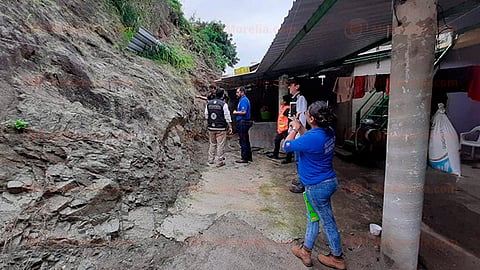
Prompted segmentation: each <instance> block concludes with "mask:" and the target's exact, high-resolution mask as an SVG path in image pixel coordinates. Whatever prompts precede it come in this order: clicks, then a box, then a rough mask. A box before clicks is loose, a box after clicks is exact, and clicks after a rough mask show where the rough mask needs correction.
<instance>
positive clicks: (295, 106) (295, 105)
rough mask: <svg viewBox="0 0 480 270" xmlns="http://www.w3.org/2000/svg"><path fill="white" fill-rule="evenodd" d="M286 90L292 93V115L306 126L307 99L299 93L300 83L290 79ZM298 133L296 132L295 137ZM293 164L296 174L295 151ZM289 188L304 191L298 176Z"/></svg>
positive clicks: (294, 191) (296, 159)
mask: <svg viewBox="0 0 480 270" xmlns="http://www.w3.org/2000/svg"><path fill="white" fill-rule="evenodd" d="M288 91H289V92H290V94H291V95H292V99H291V102H290V112H291V113H292V114H291V115H292V117H294V118H296V119H298V120H300V122H301V123H302V125H303V126H304V127H306V123H307V118H306V116H305V112H306V111H307V100H306V99H305V97H304V96H303V95H302V94H301V93H300V83H299V82H298V81H297V80H291V81H289V83H288ZM288 132H289V133H290V132H291V128H289V130H288ZM299 136H300V134H299V133H297V137H299ZM295 164H296V167H297V174H298V154H297V152H295ZM289 190H290V191H291V192H293V193H302V192H304V191H305V187H304V186H303V185H302V183H301V182H300V180H299V179H298V178H295V179H293V180H292V185H291V186H290V188H289Z"/></svg>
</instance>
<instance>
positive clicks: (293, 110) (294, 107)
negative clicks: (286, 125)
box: [288, 102, 297, 118]
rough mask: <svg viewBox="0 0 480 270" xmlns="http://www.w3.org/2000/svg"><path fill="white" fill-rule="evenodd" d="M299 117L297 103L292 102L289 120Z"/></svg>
mask: <svg viewBox="0 0 480 270" xmlns="http://www.w3.org/2000/svg"><path fill="white" fill-rule="evenodd" d="M296 115H297V102H290V112H289V113H288V118H291V117H295V116H296Z"/></svg>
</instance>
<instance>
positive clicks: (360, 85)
mask: <svg viewBox="0 0 480 270" xmlns="http://www.w3.org/2000/svg"><path fill="white" fill-rule="evenodd" d="M366 81H367V76H356V77H355V81H354V83H353V98H362V97H363V96H365V84H366Z"/></svg>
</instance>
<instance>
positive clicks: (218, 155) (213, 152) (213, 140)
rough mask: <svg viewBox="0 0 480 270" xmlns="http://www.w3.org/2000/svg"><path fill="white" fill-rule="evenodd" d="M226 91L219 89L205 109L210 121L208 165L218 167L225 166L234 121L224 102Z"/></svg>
mask: <svg viewBox="0 0 480 270" xmlns="http://www.w3.org/2000/svg"><path fill="white" fill-rule="evenodd" d="M224 94H225V90H224V89H223V88H218V89H217V90H216V93H215V97H214V98H213V99H211V100H209V101H208V103H207V106H206V107H205V118H206V119H207V120H208V128H207V129H208V138H209V143H210V146H209V148H208V163H209V164H214V163H215V164H216V166H217V167H222V166H224V165H225V143H226V141H227V131H228V134H232V119H231V117H230V110H229V109H228V105H227V103H225V101H223V96H224Z"/></svg>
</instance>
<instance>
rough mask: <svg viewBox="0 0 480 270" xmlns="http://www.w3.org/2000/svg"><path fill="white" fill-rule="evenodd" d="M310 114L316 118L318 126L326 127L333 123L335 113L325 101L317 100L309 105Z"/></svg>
mask: <svg viewBox="0 0 480 270" xmlns="http://www.w3.org/2000/svg"><path fill="white" fill-rule="evenodd" d="M308 114H310V116H311V117H313V118H314V119H315V123H316V124H317V126H318V127H321V128H326V127H328V126H330V125H331V124H332V123H333V120H334V119H335V115H334V114H333V110H332V108H331V107H329V106H328V104H327V103H326V102H325V101H315V102H314V103H312V104H311V105H310V106H308Z"/></svg>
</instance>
